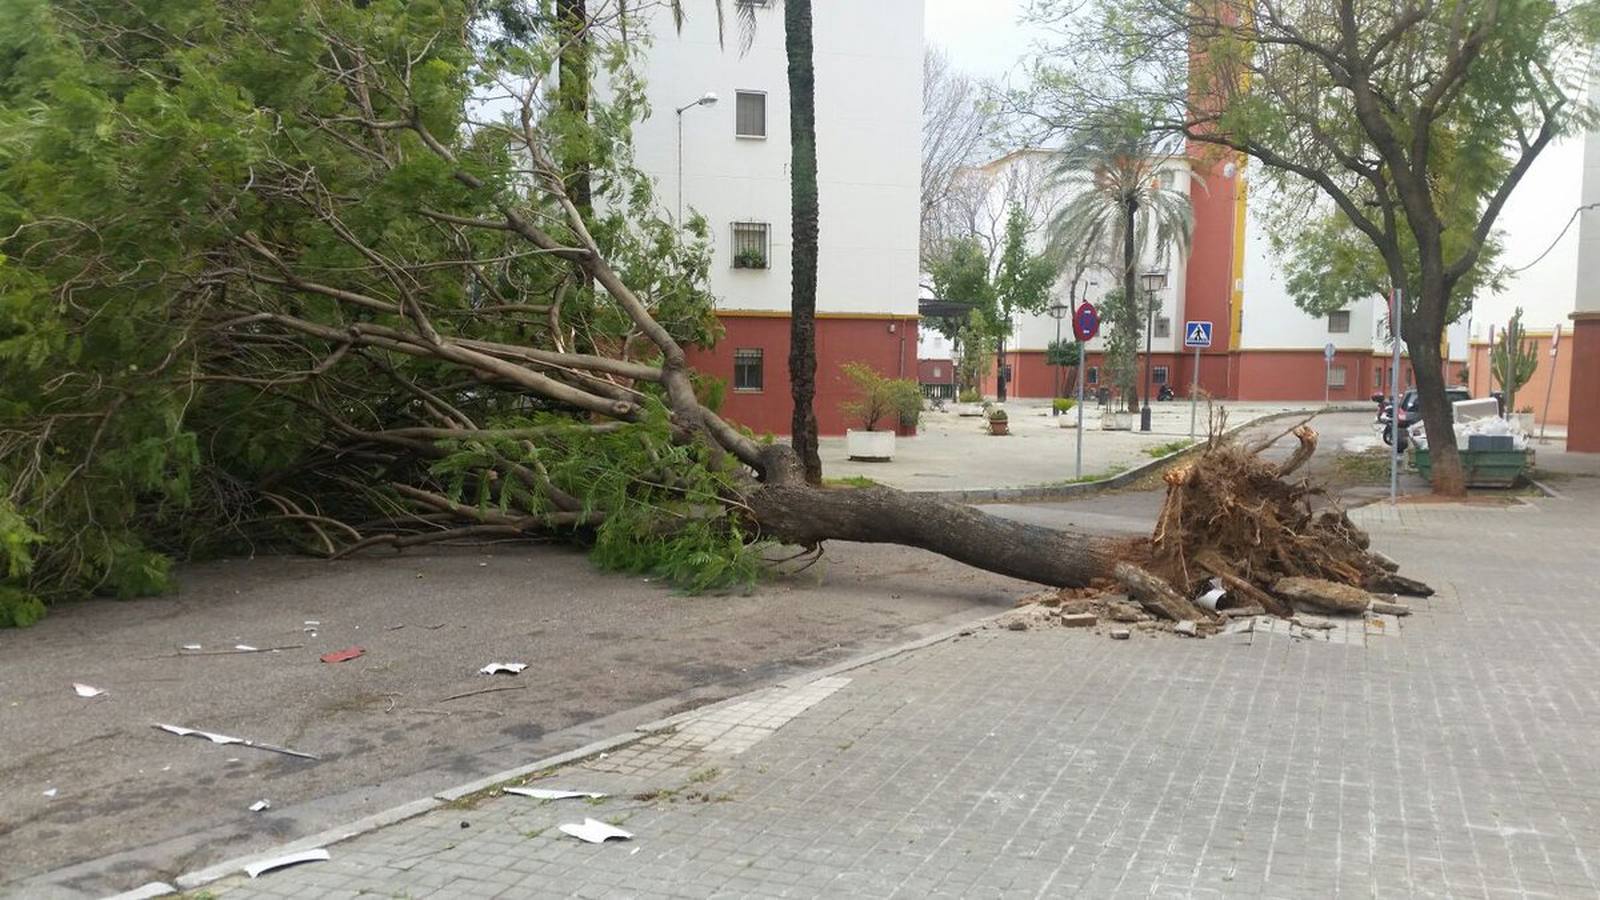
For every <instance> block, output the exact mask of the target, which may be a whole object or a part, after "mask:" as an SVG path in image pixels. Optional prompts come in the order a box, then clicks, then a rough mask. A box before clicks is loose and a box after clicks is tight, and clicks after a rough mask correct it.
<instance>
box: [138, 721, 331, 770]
mask: <svg viewBox="0 0 1600 900" xmlns="http://www.w3.org/2000/svg"><path fill="white" fill-rule="evenodd" d="M153 727H155V728H159V729H161V730H162V731H165V732H167V733H168V734H175V735H177V736H178V737H199V738H205V739H206V740H208V741H210V742H211V743H213V744H238V745H240V746H242V747H249V748H251V749H252V750H265V751H267V752H269V753H282V754H283V755H284V756H296V757H299V758H300V759H321V757H320V756H314V755H312V754H310V753H302V752H300V751H299V750H290V749H289V748H288V747H279V746H277V745H275V744H262V743H258V742H256V741H247V740H245V739H244V738H236V737H229V736H228V735H225V734H215V733H212V732H210V731H200V730H199V729H195V728H184V727H183V726H181V725H161V724H159V723H158V724H156V725H155V726H153ZM229 761H230V762H232V760H229Z"/></svg>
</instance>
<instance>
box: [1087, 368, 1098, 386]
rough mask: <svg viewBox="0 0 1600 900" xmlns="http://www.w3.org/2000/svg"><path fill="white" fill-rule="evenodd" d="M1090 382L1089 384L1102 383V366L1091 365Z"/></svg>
mask: <svg viewBox="0 0 1600 900" xmlns="http://www.w3.org/2000/svg"><path fill="white" fill-rule="evenodd" d="M1088 383H1089V384H1099V383H1100V367H1099V366H1090V367H1089V376H1088Z"/></svg>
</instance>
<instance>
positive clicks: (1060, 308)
mask: <svg viewBox="0 0 1600 900" xmlns="http://www.w3.org/2000/svg"><path fill="white" fill-rule="evenodd" d="M1045 312H1047V313H1049V314H1050V318H1052V319H1055V320H1056V342H1055V344H1054V345H1052V347H1051V349H1052V350H1054V351H1055V354H1056V364H1055V370H1056V386H1055V390H1054V391H1052V392H1051V394H1050V415H1052V416H1059V415H1061V410H1059V409H1056V404H1055V398H1057V397H1059V396H1061V320H1062V319H1065V318H1066V317H1067V313H1070V312H1072V307H1071V306H1070V305H1068V304H1066V303H1062V302H1061V301H1059V300H1058V301H1056V302H1055V303H1052V304H1051V305H1050V308H1049V309H1047V310H1045Z"/></svg>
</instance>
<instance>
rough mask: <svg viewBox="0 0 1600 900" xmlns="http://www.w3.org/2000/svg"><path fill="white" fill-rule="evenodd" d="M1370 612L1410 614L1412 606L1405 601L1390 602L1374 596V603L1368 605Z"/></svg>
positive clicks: (1397, 614) (1398, 614) (1394, 614)
mask: <svg viewBox="0 0 1600 900" xmlns="http://www.w3.org/2000/svg"><path fill="white" fill-rule="evenodd" d="M1367 611H1368V612H1375V613H1383V614H1386V615H1391V616H1409V615H1411V607H1409V606H1407V605H1405V604H1404V603H1390V602H1389V601H1387V600H1379V599H1378V598H1376V597H1374V598H1372V603H1371V604H1369V605H1368V606H1367Z"/></svg>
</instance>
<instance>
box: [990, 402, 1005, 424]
mask: <svg viewBox="0 0 1600 900" xmlns="http://www.w3.org/2000/svg"><path fill="white" fill-rule="evenodd" d="M989 421H991V422H1004V421H1006V411H1005V410H1003V409H1001V408H1000V407H998V406H997V407H995V408H994V409H991V410H989Z"/></svg>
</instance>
